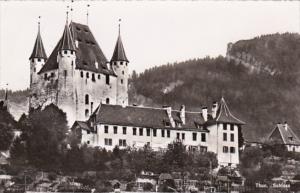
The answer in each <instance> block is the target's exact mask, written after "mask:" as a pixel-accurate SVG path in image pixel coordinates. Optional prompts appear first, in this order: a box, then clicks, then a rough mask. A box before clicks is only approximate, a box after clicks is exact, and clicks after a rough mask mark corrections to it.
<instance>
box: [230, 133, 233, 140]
mask: <svg viewBox="0 0 300 193" xmlns="http://www.w3.org/2000/svg"><path fill="white" fill-rule="evenodd" d="M230 141H234V134H233V133H231V134H230Z"/></svg>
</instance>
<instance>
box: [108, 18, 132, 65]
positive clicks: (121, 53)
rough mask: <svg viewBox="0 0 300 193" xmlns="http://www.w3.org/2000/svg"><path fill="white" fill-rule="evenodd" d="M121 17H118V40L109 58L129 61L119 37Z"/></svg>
mask: <svg viewBox="0 0 300 193" xmlns="http://www.w3.org/2000/svg"><path fill="white" fill-rule="evenodd" d="M120 23H121V19H119V35H118V40H117V43H116V46H115V50H114V53H113V56H112V58H111V60H110V61H126V62H129V61H128V59H127V57H126V54H125V50H124V47H123V43H122V39H121V32H120V31H121V24H120Z"/></svg>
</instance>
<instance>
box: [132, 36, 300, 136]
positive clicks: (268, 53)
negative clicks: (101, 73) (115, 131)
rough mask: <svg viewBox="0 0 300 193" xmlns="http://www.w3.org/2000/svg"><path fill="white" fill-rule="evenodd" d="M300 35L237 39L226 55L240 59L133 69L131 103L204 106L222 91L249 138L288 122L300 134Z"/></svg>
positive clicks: (193, 61)
mask: <svg viewBox="0 0 300 193" xmlns="http://www.w3.org/2000/svg"><path fill="white" fill-rule="evenodd" d="M299 37H300V36H299V35H298V34H281V35H280V34H274V35H266V36H261V37H257V38H254V39H252V40H243V41H239V42H237V43H236V44H232V45H231V50H229V52H228V53H227V56H228V55H231V56H236V55H239V54H238V53H240V56H239V60H235V59H232V58H229V57H227V58H224V57H222V56H220V57H217V58H204V59H194V60H189V61H185V62H180V63H175V64H168V65H164V66H160V67H155V68H152V69H148V70H146V71H145V72H143V73H141V74H139V75H136V74H135V73H133V76H132V80H131V85H130V101H131V102H132V103H137V104H141V103H146V104H147V105H159V106H160V105H165V104H167V105H172V106H174V107H175V108H179V106H180V105H181V104H185V105H186V106H187V109H190V110H200V109H201V107H202V106H204V105H205V106H206V105H208V106H211V103H212V101H214V100H219V99H220V97H221V96H222V95H223V96H224V97H225V100H226V101H227V103H228V104H229V107H230V108H231V111H232V113H233V114H234V115H236V116H237V117H239V118H240V119H242V120H243V121H245V122H246V123H247V125H246V126H245V127H244V133H245V137H246V138H248V139H255V138H257V137H263V136H265V135H266V134H267V133H268V132H270V130H271V129H272V128H273V127H274V126H275V124H276V123H277V122H284V121H288V123H289V124H290V125H291V127H292V128H294V130H295V131H296V132H297V133H298V134H299V133H300V130H299V129H298V128H300V119H299V118H300V114H299V113H300V108H299V105H300V97H299V95H300V79H299V78H298V77H299V76H298V74H299V70H300V63H299V62H300V38H299ZM249 58H250V59H249ZM243 62H244V63H243ZM245 63H247V64H248V65H242V64H245ZM253 64H254V65H253ZM257 64H259V65H260V67H258V66H257ZM252 65H253V66H252ZM266 66H268V67H267V68H266ZM253 69H254V70H253ZM262 69H270V71H268V70H262ZM253 72H255V73H253ZM271 72H276V73H271ZM174 85H175V86H174Z"/></svg>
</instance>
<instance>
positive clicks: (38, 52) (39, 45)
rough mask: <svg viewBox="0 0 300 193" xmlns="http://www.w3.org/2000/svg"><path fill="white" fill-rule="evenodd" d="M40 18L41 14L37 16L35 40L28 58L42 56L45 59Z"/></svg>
mask: <svg viewBox="0 0 300 193" xmlns="http://www.w3.org/2000/svg"><path fill="white" fill-rule="evenodd" d="M40 19H41V16H39V21H38V34H37V37H36V40H35V44H34V47H33V51H32V54H31V55H30V58H29V59H33V58H42V59H45V60H46V59H47V55H46V52H45V49H44V45H43V41H42V37H41V32H40Z"/></svg>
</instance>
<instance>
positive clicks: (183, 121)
mask: <svg viewBox="0 0 300 193" xmlns="http://www.w3.org/2000/svg"><path fill="white" fill-rule="evenodd" d="M180 119H181V121H182V124H183V125H184V124H185V106H184V105H181V108H180Z"/></svg>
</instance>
